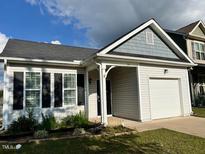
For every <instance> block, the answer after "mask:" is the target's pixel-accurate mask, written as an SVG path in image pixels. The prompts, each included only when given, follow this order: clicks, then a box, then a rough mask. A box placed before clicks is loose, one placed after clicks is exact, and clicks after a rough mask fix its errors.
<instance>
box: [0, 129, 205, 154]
mask: <svg viewBox="0 0 205 154" xmlns="http://www.w3.org/2000/svg"><path fill="white" fill-rule="evenodd" d="M15 152H17V153H23V154H27V153H29V154H39V153H45V154H46V153H49V154H56V153H61V154H64V153H65V154H66V153H122V154H124V153H140V154H152V153H153V154H154V153H159V154H163V153H164V154H169V153H170V154H172V153H173V154H175V153H179V154H189V153H190V154H202V153H203V154H204V153H205V139H203V138H199V137H195V136H191V135H187V134H183V133H178V132H175V131H170V130H167V129H158V130H153V131H146V132H142V133H138V134H133V135H124V136H117V137H107V136H106V137H98V138H78V139H67V140H58V141H44V142H40V143H28V144H23V145H22V148H21V149H20V150H18V151H14V150H2V148H1V147H0V153H15Z"/></svg>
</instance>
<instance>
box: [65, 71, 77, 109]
mask: <svg viewBox="0 0 205 154" xmlns="http://www.w3.org/2000/svg"><path fill="white" fill-rule="evenodd" d="M65 74H74V75H75V88H65V87H64V77H65ZM65 90H75V104H68V105H65V102H64V99H65V98H64V91H65ZM77 90H78V86H77V73H67V72H65V73H62V97H63V98H62V101H63V102H62V107H74V106H77V105H78V94H77V93H78V92H77Z"/></svg>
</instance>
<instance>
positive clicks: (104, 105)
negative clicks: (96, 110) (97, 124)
mask: <svg viewBox="0 0 205 154" xmlns="http://www.w3.org/2000/svg"><path fill="white" fill-rule="evenodd" d="M99 77H100V101H101V123H102V124H103V125H105V126H106V125H107V124H108V120H107V96H106V65H105V64H100V65H99Z"/></svg>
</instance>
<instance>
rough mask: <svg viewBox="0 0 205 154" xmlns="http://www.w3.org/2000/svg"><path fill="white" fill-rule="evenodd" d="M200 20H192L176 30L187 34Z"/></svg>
mask: <svg viewBox="0 0 205 154" xmlns="http://www.w3.org/2000/svg"><path fill="white" fill-rule="evenodd" d="M199 22H200V20H198V21H196V22H193V23H191V24H189V25H187V26H184V27H182V28H180V29H178V30H176V31H177V32H181V33H185V34H189V33H190V32H191V31H192V30H193V29H194V28H195V27H196V26H197V25H198V23H199Z"/></svg>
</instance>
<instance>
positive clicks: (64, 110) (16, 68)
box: [6, 64, 84, 124]
mask: <svg viewBox="0 0 205 154" xmlns="http://www.w3.org/2000/svg"><path fill="white" fill-rule="evenodd" d="M31 71H33V72H48V73H50V74H51V78H50V80H51V107H49V108H41V107H35V108H34V116H36V117H37V118H38V119H39V121H40V120H41V113H43V114H50V113H52V114H53V115H54V116H55V117H56V118H57V119H58V120H60V119H61V118H63V117H65V116H67V115H72V114H75V113H78V112H79V111H83V112H84V105H80V106H78V105H77V104H76V105H74V106H70V107H69V106H62V107H54V96H53V95H54V73H74V74H77V73H84V69H80V68H79V69H78V68H70V67H54V66H53V67H46V66H45V67H43V66H42V67H40V66H39V67H38V66H29V67H28V66H27V65H17V64H15V65H9V66H8V67H7V74H8V84H7V86H8V88H7V90H8V110H7V111H6V112H7V113H8V118H7V119H8V124H10V123H11V122H12V121H13V120H15V119H17V118H18V117H19V116H22V115H25V114H26V111H27V109H26V108H25V101H24V103H23V104H24V105H23V106H24V107H23V109H22V110H13V75H14V72H31ZM24 85H25V83H24ZM76 90H77V89H76ZM24 97H25V94H24Z"/></svg>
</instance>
